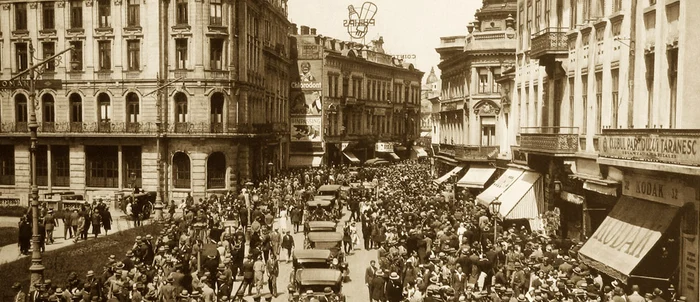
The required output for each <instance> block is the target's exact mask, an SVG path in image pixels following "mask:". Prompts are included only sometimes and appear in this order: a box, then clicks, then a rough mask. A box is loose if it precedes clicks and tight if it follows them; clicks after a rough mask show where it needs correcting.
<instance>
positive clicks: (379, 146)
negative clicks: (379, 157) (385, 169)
mask: <svg viewBox="0 0 700 302" xmlns="http://www.w3.org/2000/svg"><path fill="white" fill-rule="evenodd" d="M374 151H376V152H394V145H393V144H392V143H382V142H377V143H376V144H375V145H374Z"/></svg>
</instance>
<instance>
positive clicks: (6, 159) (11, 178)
mask: <svg viewBox="0 0 700 302" xmlns="http://www.w3.org/2000/svg"><path fill="white" fill-rule="evenodd" d="M14 184H15V146H14V145H0V185H14Z"/></svg>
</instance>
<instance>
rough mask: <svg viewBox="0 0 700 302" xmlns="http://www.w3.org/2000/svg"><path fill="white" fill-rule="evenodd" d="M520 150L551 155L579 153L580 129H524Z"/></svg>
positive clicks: (522, 130)
mask: <svg viewBox="0 0 700 302" xmlns="http://www.w3.org/2000/svg"><path fill="white" fill-rule="evenodd" d="M520 149H521V150H523V151H528V152H537V153H545V154H550V155H573V154H574V153H576V152H578V127H522V128H520Z"/></svg>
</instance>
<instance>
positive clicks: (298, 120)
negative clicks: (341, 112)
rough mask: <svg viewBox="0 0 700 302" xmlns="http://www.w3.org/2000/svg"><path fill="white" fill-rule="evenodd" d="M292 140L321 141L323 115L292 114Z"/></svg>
mask: <svg viewBox="0 0 700 302" xmlns="http://www.w3.org/2000/svg"><path fill="white" fill-rule="evenodd" d="M290 121H291V122H290V124H291V126H292V129H291V131H290V135H291V141H292V142H320V141H321V116H320V115H317V116H313V115H304V116H292V117H291V119H290Z"/></svg>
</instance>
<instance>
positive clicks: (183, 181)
mask: <svg viewBox="0 0 700 302" xmlns="http://www.w3.org/2000/svg"><path fill="white" fill-rule="evenodd" d="M173 186H174V187H175V188H184V189H189V188H190V157H189V156H187V154H185V153H183V152H177V153H175V155H174V156H173Z"/></svg>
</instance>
